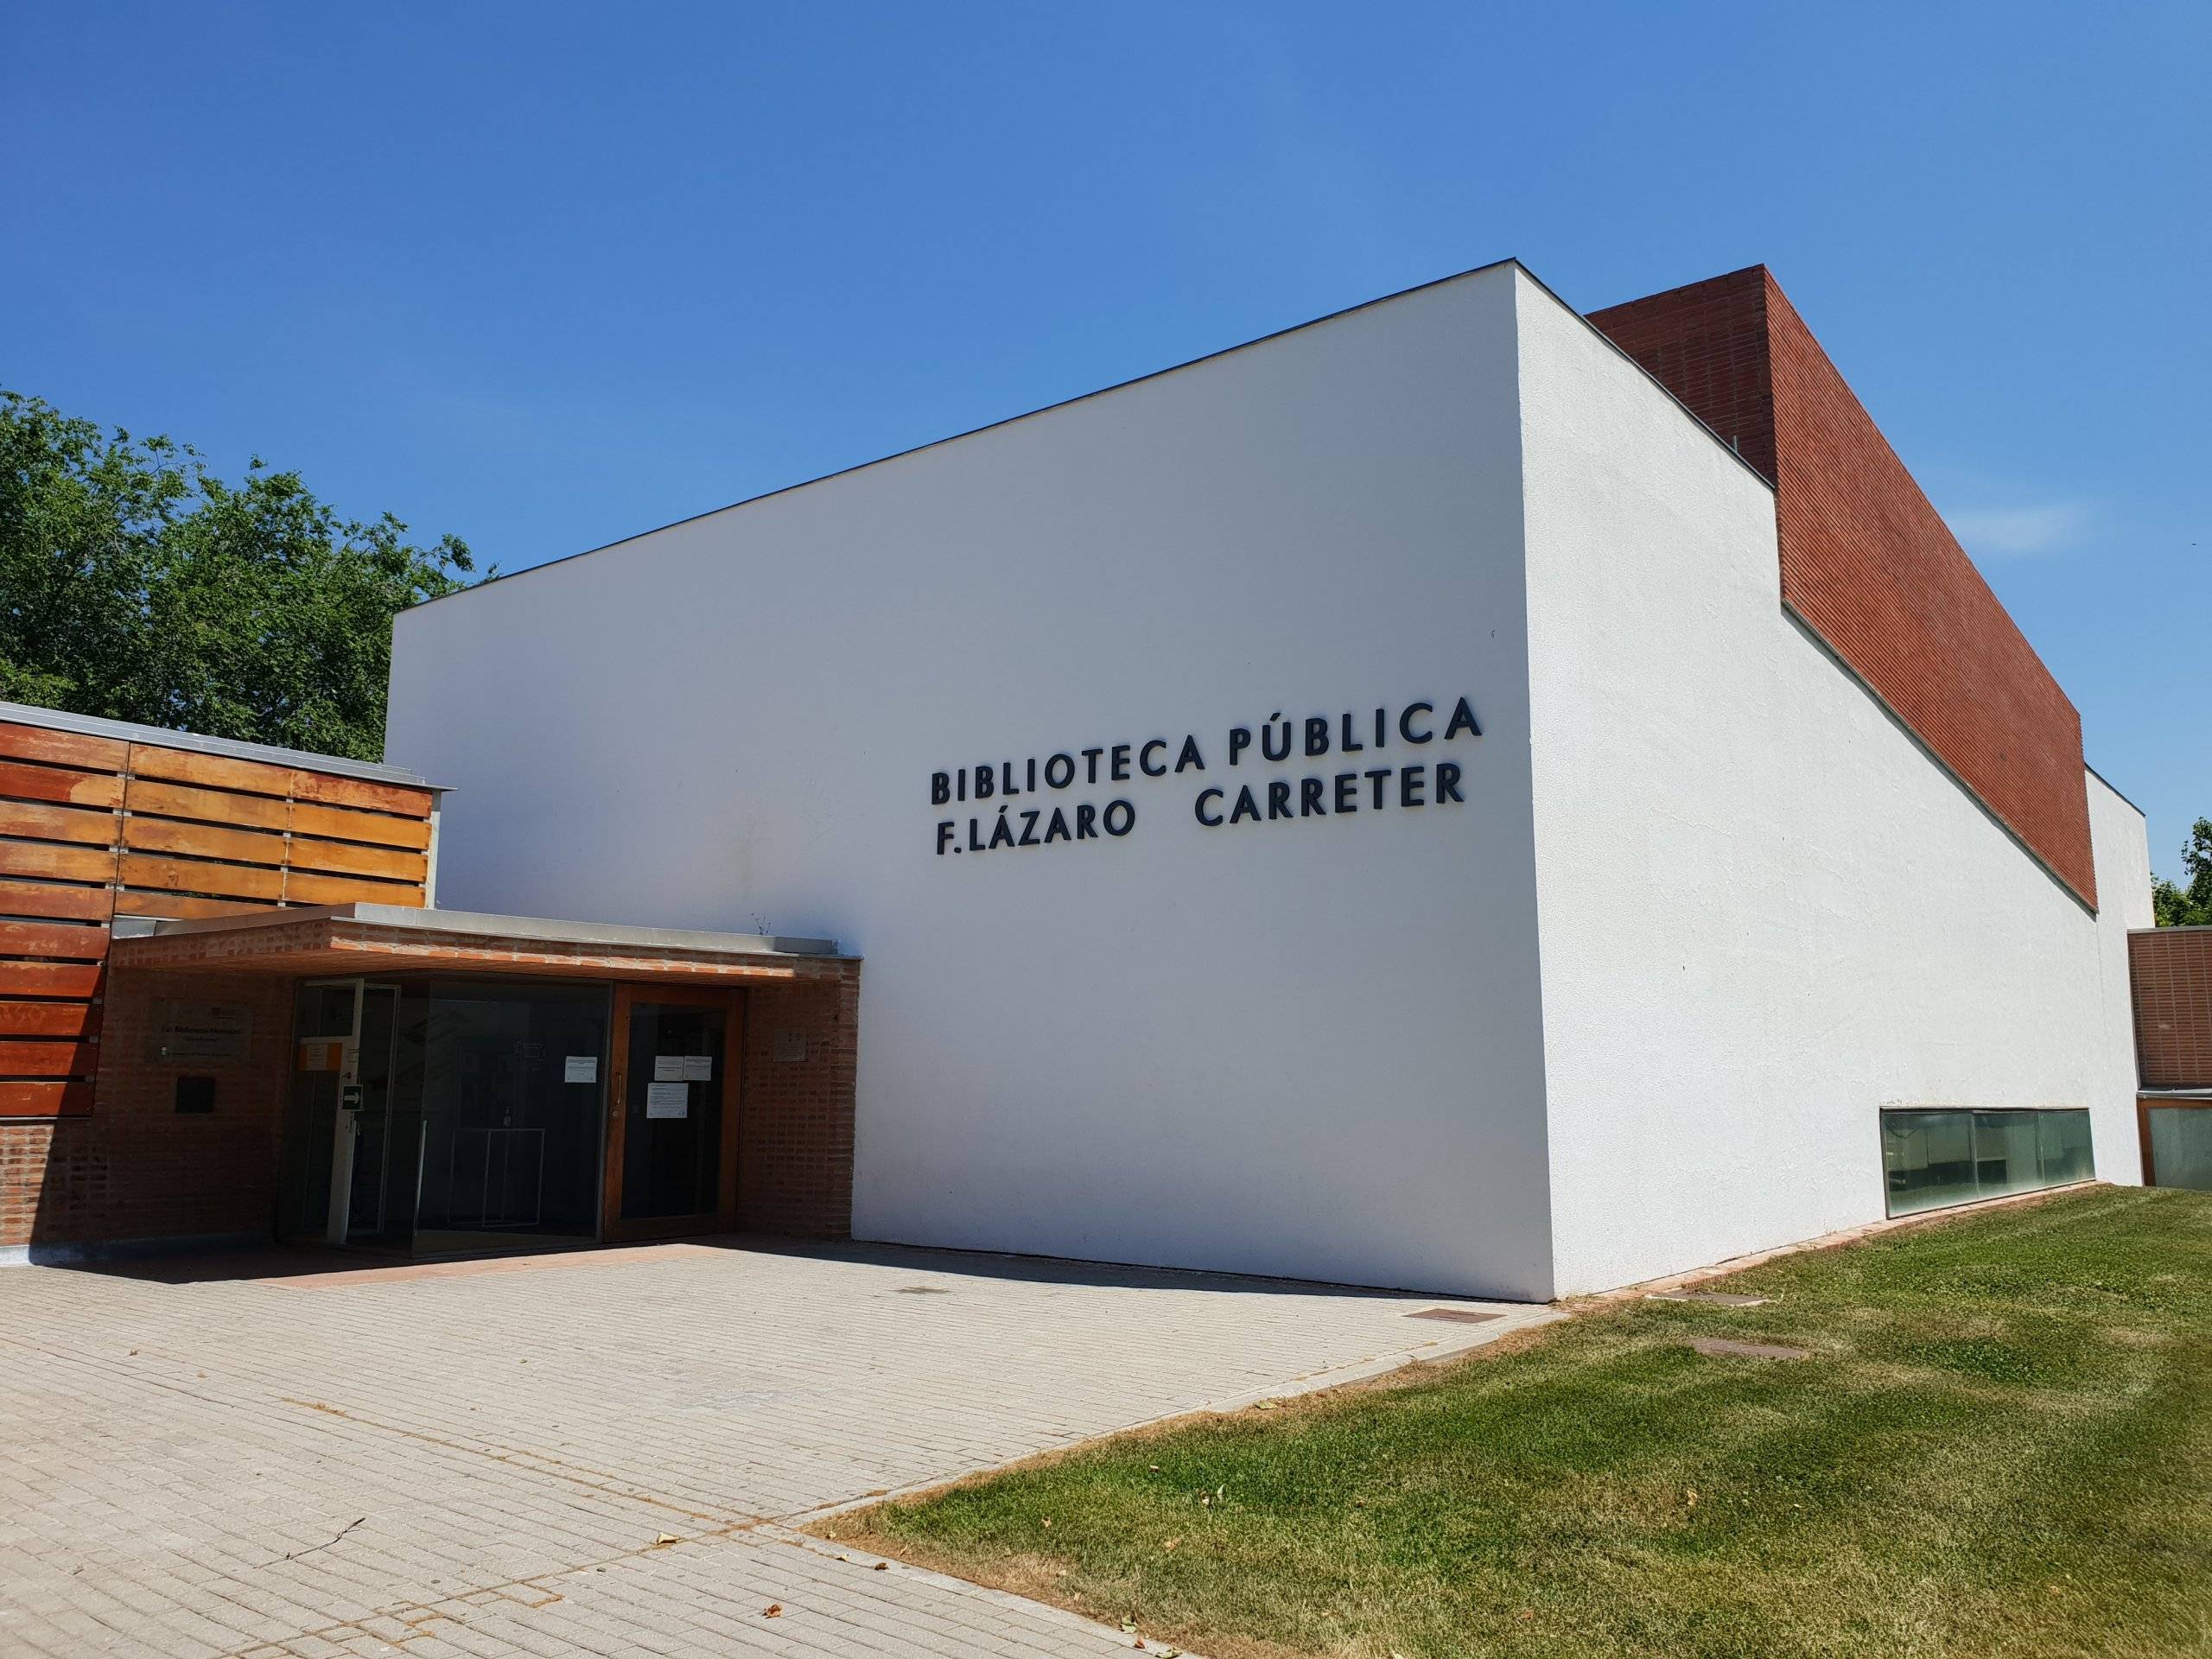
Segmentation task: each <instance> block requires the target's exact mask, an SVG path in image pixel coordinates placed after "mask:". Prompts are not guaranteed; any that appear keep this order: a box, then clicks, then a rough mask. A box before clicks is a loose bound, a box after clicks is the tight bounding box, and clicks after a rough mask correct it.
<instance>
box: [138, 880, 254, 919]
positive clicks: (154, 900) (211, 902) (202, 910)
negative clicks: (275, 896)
mask: <svg viewBox="0 0 2212 1659" xmlns="http://www.w3.org/2000/svg"><path fill="white" fill-rule="evenodd" d="M271 908H273V906H270V905H267V904H255V903H253V902H252V901H251V900H250V899H202V898H200V897H198V896H196V895H195V894H193V893H156V892H152V891H150V890H143V889H140V888H137V887H127V888H125V889H124V891H123V892H121V893H117V894H116V895H115V913H116V914H117V915H118V916H165V917H167V918H168V919H169V920H171V921H200V920H203V919H204V918H207V917H210V916H252V915H255V914H257V913H258V912H262V911H264V910H269V909H271Z"/></svg>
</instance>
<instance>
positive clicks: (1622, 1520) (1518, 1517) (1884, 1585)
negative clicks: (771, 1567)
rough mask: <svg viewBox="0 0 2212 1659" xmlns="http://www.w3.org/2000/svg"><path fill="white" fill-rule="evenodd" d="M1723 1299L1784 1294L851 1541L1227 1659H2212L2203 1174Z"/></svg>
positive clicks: (1345, 1400) (1599, 1335) (1525, 1354)
mask: <svg viewBox="0 0 2212 1659" xmlns="http://www.w3.org/2000/svg"><path fill="white" fill-rule="evenodd" d="M1726 1288H1728V1289H1730V1290H1737V1291H1745V1292H1752V1293H1756V1294H1762V1295H1766V1296H1770V1297H1772V1298H1774V1299H1775V1300H1774V1301H1773V1302H1772V1303H1771V1304H1770V1305H1769V1306H1764V1307H1760V1308H1753V1309H1747V1310H1739V1311H1730V1310H1724V1309H1719V1308H1713V1307H1709V1306H1694V1305H1688V1304H1680V1303H1663V1302H1649V1301H1641V1300H1639V1301H1632V1302H1624V1303H1621V1304H1617V1305H1611V1306H1601V1307H1599V1308H1597V1309H1596V1310H1594V1311H1592V1312H1591V1313H1587V1314H1586V1315H1585V1316H1584V1317H1582V1318H1580V1319H1575V1320H1573V1321H1572V1322H1571V1323H1569V1324H1567V1325H1559V1326H1554V1327H1551V1328H1550V1329H1548V1330H1547V1331H1545V1332H1540V1333H1536V1334H1535V1336H1534V1337H1533V1338H1531V1339H1530V1340H1529V1341H1528V1342H1526V1343H1525V1344H1522V1345H1521V1346H1520V1347H1519V1348H1518V1349H1517V1350H1516V1351H1508V1352H1503V1353H1499V1354H1496V1355H1494V1356H1492V1357H1476V1358H1473V1359H1471V1360H1469V1361H1467V1362H1465V1363H1460V1364H1458V1365H1456V1366H1452V1367H1450V1368H1448V1369H1446V1370H1441V1371H1433V1370H1432V1371H1426V1372H1419V1373H1413V1374H1411V1375H1412V1376H1414V1377H1415V1378H1417V1379H1418V1380H1414V1381H1410V1382H1408V1383H1403V1384H1402V1385H1397V1386H1389V1387H1383V1388H1379V1389H1363V1390H1357V1391H1353V1392H1350V1393H1346V1394H1342V1395H1335V1396H1330V1397H1325V1398H1322V1399H1318V1400H1313V1401H1309V1402H1290V1403H1287V1404H1285V1405H1284V1406H1282V1407H1281V1408H1279V1409H1277V1410H1274V1411H1251V1412H1243V1413H1240V1414H1235V1415H1232V1416H1227V1417H1211V1418H1204V1419H1198V1420H1193V1421H1186V1422H1185V1423H1182V1424H1179V1425H1175V1426H1171V1427H1166V1428H1164V1429H1160V1430H1155V1431H1150V1432H1146V1433H1137V1434H1132V1435H1126V1436H1122V1437H1121V1438H1119V1439H1116V1440H1109V1441H1104V1442H1101V1443H1099V1444H1097V1445H1096V1446H1090V1447H1086V1448H1084V1449H1083V1450H1081V1451H1078V1452H1073V1453H1071V1454H1068V1455H1066V1456H1064V1457H1060V1458H1058V1459H1052V1460H1049V1461H1046V1462H1041V1463H1039V1464H1036V1465H1030V1466H1027V1467H1025V1468H1020V1469H1017V1470H1014V1471H1008V1472H1007V1473H1004V1474H1001V1475H998V1476H995V1477H991V1478H984V1479H981V1480H978V1481H976V1482H974V1483H971V1484H965V1485H963V1486H960V1487H957V1488H954V1489H951V1490H949V1491H944V1492H942V1493H939V1494H937V1495H935V1496H933V1497H928V1498H926V1499H923V1500H919V1501H916V1502H912V1503H893V1504H888V1505H885V1506H882V1507H880V1508H879V1509H877V1510H873V1511H871V1512H869V1513H868V1514H867V1515H865V1516H857V1517H855V1516H847V1517H844V1518H843V1519H842V1520H840V1521H838V1522H833V1523H831V1524H832V1528H833V1529H834V1533H835V1535H837V1536H840V1537H842V1538H845V1539H849V1540H859V1541H862V1542H864V1543H867V1544H869V1545H872V1546H873V1547H874V1548H878V1549H880V1550H881V1551H882V1552H883V1553H885V1554H895V1555H900V1556H903V1557H906V1558H907V1559H909V1560H917V1561H920V1562H924V1563H925V1564H928V1565H930V1566H933V1567H941V1568H944V1569H945V1570H947V1571H950V1572H953V1573H959V1574H961V1575H962V1576H963V1577H967V1578H969V1579H975V1580H982V1581H983V1582H985V1583H990V1584H996V1585H1000V1586H1003V1587H1006V1588H1008V1589H1012V1590H1016V1591H1019V1592H1022V1593H1025V1594H1028V1595H1033V1596H1039V1597H1041V1598H1043V1599H1046V1600H1051V1601H1055V1602H1058V1603H1059V1604H1060V1605H1065V1606H1070V1607H1073V1608H1076V1609H1077V1610H1078V1611H1084V1612H1087V1613H1089V1614H1090V1615H1092V1616H1093V1617H1096V1618H1106V1619H1108V1620H1109V1621H1112V1620H1117V1619H1122V1618H1128V1619H1129V1620H1131V1621H1133V1623H1134V1624H1135V1625H1136V1626H1137V1627H1138V1628H1140V1629H1141V1630H1142V1632H1143V1633H1144V1635H1145V1637H1146V1638H1147V1642H1148V1643H1149V1645H1150V1646H1151V1648H1152V1649H1154V1651H1158V1650H1160V1649H1161V1648H1162V1647H1163V1646H1170V1645H1177V1644H1179V1645H1183V1646H1188V1647H1191V1648H1195V1649H1200V1650H1201V1651H1203V1652H1205V1653H1207V1654H1210V1655H1213V1656H1217V1659H1237V1656H1247V1655H1273V1654H1283V1653H1294V1654H1327V1655H1372V1656H1378V1659H1382V1656H1389V1655H1392V1654H1401V1655H1406V1656H1416V1655H1418V1656H1444V1655H1454V1656H1456V1655H1489V1654H1498V1655H1528V1656H1535V1655H1542V1656H1546V1659H1560V1656H1585V1655H1586V1656H1600V1655H1602V1656H1605V1659H1615V1656H1621V1655H1664V1656H1681V1655H1696V1656H1713V1659H1719V1656H1745V1659H1751V1656H1757V1659H1777V1656H1783V1655H1793V1656H1794V1655H1806V1656H1823V1659H1826V1656H1839V1659H1840V1656H1876V1655H1878V1656H1882V1659H1900V1656H1915V1655H1938V1654H1940V1655H1945V1656H1955V1655H1974V1656H1985V1655H1986V1656H1999V1655H2003V1656H2022V1659H2027V1656H2033V1659H2063V1656H2069V1655H2087V1654H2096V1655H2101V1656H2105V1655H2111V1656H2133V1655H2145V1656H2147V1655H2153V1654H2158V1655H2166V1654H2198V1653H2203V1654H2212V1197H2207V1196H2206V1195H2202V1194H2196V1193H2188V1192H2145V1191H2141V1190H2128V1189H2122V1190H2113V1189H2095V1190H2092V1191H2089V1192H2082V1193H2077V1194H2070V1195H2066V1196H2062V1197H2059V1198H2053V1199H2051V1200H2049V1201H2047V1202H2044V1203H2042V1204H2038V1205H2031V1206H2027V1207H2021V1208H2009V1209H2003V1210H1997V1211H1983V1212H1980V1213H1979V1214H1974V1215H1970V1216H1967V1217H1960V1218H1958V1219H1955V1220H1952V1221H1949V1222H1947V1223H1944V1224H1940V1225H1935V1226H1929V1227H1924V1228H1920V1229H1916V1230H1909V1231H1905V1232H1901V1233H1896V1234H1891V1235H1888V1236H1884V1237H1880V1238H1878V1239H1875V1240H1872V1241H1870V1242H1866V1243H1859V1244H1856V1245H1853V1246H1850V1247H1848V1248H1846V1249H1836V1250H1832V1251H1827V1252H1823V1253H1818V1254H1809V1255H1797V1256H1792V1257H1788V1258H1785V1259H1783V1260H1780V1261H1777V1262H1769V1263H1767V1264H1765V1265H1764V1266H1761V1267H1758V1268H1753V1269H1751V1270H1750V1271H1748V1272H1745V1273H1743V1274H1738V1275H1736V1276H1735V1277H1734V1278H1732V1279H1731V1280H1730V1281H1727V1284H1726ZM1699 1336H1726V1337H1732V1338H1744V1339H1750V1340H1754V1341H1762V1342H1777V1343H1783V1344H1791V1345H1794V1346H1797V1347H1802V1348H1807V1349H1809V1350H1811V1351H1812V1356H1813V1357H1810V1358H1808V1359H1804V1360H1797V1361H1777V1360H1752V1359H1738V1358H1714V1357H1707V1356H1704V1355H1701V1354H1699V1353H1697V1352H1695V1351H1693V1350H1691V1349H1690V1348H1689V1347H1688V1345H1687V1344H1688V1339H1689V1338H1693V1337H1699ZM1047 1522H1049V1523H1050V1524H1049V1525H1048V1524H1047Z"/></svg>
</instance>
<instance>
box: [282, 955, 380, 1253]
mask: <svg viewBox="0 0 2212 1659" xmlns="http://www.w3.org/2000/svg"><path fill="white" fill-rule="evenodd" d="M398 1009H399V991H398V988H397V987H396V986H391V985H372V984H370V983H368V982H365V981H364V980H359V979H334V980H308V981H304V982H302V984H301V986H300V989H299V996H298V999H297V1001H296V1004H295V1007H294V1013H293V1022H292V1037H293V1050H292V1084H291V1094H290V1098H289V1101H288V1102H287V1103H286V1107H285V1117H284V1147H283V1181H282V1184H281V1191H280V1193H279V1197H278V1205H279V1213H278V1224H277V1231H278V1233H279V1234H280V1235H281V1236H283V1237H286V1238H294V1239H321V1240H322V1241H324V1242H326V1243H332V1244H344V1243H362V1242H365V1241H368V1240H372V1239H376V1238H379V1237H381V1236H382V1235H383V1233H384V1230H385V1204H386V1199H387V1198H388V1197H389V1192H388V1186H389V1179H388V1177H389V1171H390V1167H391V1091H392V1074H393V1071H394V1060H395V1048H394V1042H395V1039H396V1037H397V1031H398Z"/></svg>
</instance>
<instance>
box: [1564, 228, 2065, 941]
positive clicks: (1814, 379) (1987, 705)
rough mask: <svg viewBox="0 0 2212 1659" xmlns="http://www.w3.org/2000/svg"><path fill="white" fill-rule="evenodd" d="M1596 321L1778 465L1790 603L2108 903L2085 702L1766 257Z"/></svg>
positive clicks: (2019, 826) (1946, 756)
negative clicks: (2061, 681)
mask: <svg viewBox="0 0 2212 1659" xmlns="http://www.w3.org/2000/svg"><path fill="white" fill-rule="evenodd" d="M1590 321H1592V323H1593V324H1595V325H1596V326H1597V327H1599V328H1601V329H1603V330H1604V331H1605V334H1607V335H1608V336H1609V337H1610V338H1611V340H1613V341H1614V343H1615V344H1617V345H1618V346H1620V347H1621V348H1622V349H1623V350H1624V351H1625V352H1627V353H1629V355H1630V356H1631V357H1633V358H1635V359H1637V362H1638V363H1640V364H1642V365H1643V367H1644V368H1645V369H1646V370H1647V371H1648V372H1650V373H1651V374H1652V375H1653V376H1654V378H1656V379H1658V380H1659V382H1660V383H1661V384H1662V385H1665V386H1666V387H1667V388H1668V390H1669V391H1672V392H1673V393H1674V394H1675V397H1679V398H1680V399H1681V401H1682V403H1683V404H1684V405H1685V406H1687V407H1688V409H1689V410H1691V412H1692V413H1694V414H1695V415H1696V416H1698V417H1699V418H1700V420H1702V421H1704V422H1705V423H1706V424H1707V425H1708V426H1710V427H1711V428H1712V429H1713V430H1714V431H1715V432H1716V433H1718V434H1719V435H1720V436H1721V437H1722V438H1723V439H1725V440H1727V441H1728V442H1732V443H1733V444H1734V445H1735V446H1736V448H1737V449H1738V453H1740V454H1742V455H1743V456H1744V458H1745V460H1746V461H1749V462H1750V463H1751V465H1752V466H1754V467H1757V468H1758V470H1759V471H1760V472H1761V473H1763V474H1764V475H1765V476H1766V477H1767V478H1768V479H1769V480H1771V481H1772V482H1773V484H1774V486H1775V512H1776V519H1777V524H1776V529H1777V540H1778V542H1779V544H1780V548H1781V570H1780V573H1779V589H1780V594H1781V598H1782V601H1783V604H1785V605H1786V606H1787V607H1789V609H1790V610H1791V611H1793V612H1794V613H1796V615H1797V616H1799V617H1800V618H1802V620H1804V622H1805V623H1806V625H1807V626H1809V627H1810V628H1812V630H1813V631H1814V632H1815V633H1816V634H1818V635H1819V636H1820V637H1821V639H1823V640H1824V641H1826V642H1827V645H1828V647H1829V648H1830V649H1831V650H1832V651H1834V652H1835V654H1836V655H1837V656H1838V657H1839V658H1841V659H1842V660H1843V662H1844V663H1845V664H1847V665H1848V666H1849V667H1850V668H1851V670H1852V671H1853V672H1854V673H1855V674H1857V675H1858V676H1859V678H1861V679H1862V680H1864V681H1865V682H1866V684H1867V685H1868V686H1870V687H1871V688H1872V690H1874V692H1875V694H1876V695H1877V696H1879V697H1880V698H1881V699H1882V701H1883V702H1885V703H1886V704H1887V705H1888V706H1889V708H1890V709H1891V710H1892V711H1893V712H1894V713H1895V714H1896V715H1897V717H1898V718H1899V719H1900V720H1902V721H1904V724H1905V725H1906V726H1907V727H1908V728H1910V730H1911V731H1912V732H1913V733H1914V734H1915V735H1916V736H1917V737H1918V738H1919V739H1920V741H1922V742H1923V743H1924V744H1926V745H1927V747H1928V748H1929V750H1930V752H1932V753H1934V754H1935V755H1936V757H1937V759H1939V760H1942V763H1943V764H1944V765H1945V766H1948V768H1949V769H1950V770H1951V772H1953V773H1954V774H1955V775H1956V776H1957V778H1958V779H1960V781H1961V782H1962V783H1963V784H1964V785H1966V787H1967V789H1968V790H1969V791H1972V792H1973V794H1974V797H1975V798H1977V799H1978V800H1980V802H1981V804H1983V805H1984V806H1985V807H1986V808H1987V809H1988V810H1989V811H1990V812H1991V813H1992V814H1993V816H1994V817H1996V818H1997V819H1998V820H1999V822H2000V823H2003V824H2005V827H2006V828H2007V829H2010V830H2011V831H2012V834H2013V835H2014V836H2016V837H2018V840H2019V841H2020V842H2021V843H2022V844H2023V845H2024V846H2025V847H2027V848H2028V849H2029V850H2030V851H2031V852H2032V853H2033V854H2034V855H2036V856H2037V858H2038V859H2040V860H2041V861H2043V862H2044V865H2046V866H2047V867H2048V868H2050V870H2051V871H2052V873H2053V874H2056V876H2057V877H2058V879H2059V880H2061V881H2063V883H2064V884H2065V885H2066V886H2067V887H2069V888H2070V889H2072V890H2073V892H2074V893H2075V895H2076V896H2078V897H2079V898H2081V899H2082V900H2083V901H2084V902H2085V903H2087V904H2088V905H2089V906H2091V907H2093V908H2094V906H2095V904H2096V901H2097V891H2096V870H2095V863H2094V857H2093V855H2092V854H2091V851H2090V844H2089V805H2088V791H2087V788H2086V787H2085V785H2084V782H2083V769H2082V722H2081V717H2080V715H2078V714H2077V713H2076V711H2075V708H2074V705H2073V703H2072V702H2069V700H2068V698H2067V696H2066V694H2065V693H2064V692H2063V690H2060V689H2059V685H2058V683H2057V681H2056V680H2055V679H2054V678H2053V677H2051V674H2050V670H2049V669H2047V668H2046V667H2044V664H2043V660H2042V658H2039V657H2037V655H2036V652H2035V649H2034V647H2033V646H2031V645H2029V643H2028V642H2027V639H2026V638H2025V637H2024V635H2023V634H2022V633H2021V632H2020V631H2019V628H2018V626H2016V625H2015V624H2014V622H2013V621H2012V617H2011V616H2010V615H2009V614H2007V613H2006V612H2005V607H2004V606H2003V605H2002V604H2001V603H1999V601H1998V598H1997V596H1996V594H1993V592H1991V591H1990V588H1989V585H1988V583H1987V582H1984V581H1983V580H1982V577H1981V573H1980V571H1978V570H1976V569H1974V562H1973V561H1972V560H1971V559H1969V558H1968V557H1967V554H1966V551H1965V550H1964V549H1962V548H1961V546H1960V545H1959V543H1958V541H1957V538H1956V537H1954V536H1953V535H1952V534H1951V532H1950V531H1949V529H1948V527H1947V526H1946V525H1945V524H1944V523H1943V520H1942V516H1941V515H1940V514H1938V513H1937V512H1936V509H1935V507H1934V505H1932V504H1930V502H1929V499H1928V498H1927V497H1926V496H1925V495H1924V494H1923V493H1922V492H1921V489H1920V486H1918V485H1917V484H1916V483H1915V482H1914V481H1913V478H1912V475H1911V474H1910V473H1908V472H1907V471H1906V470H1905V467H1904V463H1903V462H1902V461H1899V460H1898V459H1897V454H1896V452H1895V451H1894V450H1892V449H1891V448H1890V445H1889V442H1888V441H1887V440H1886V439H1885V438H1884V437H1883V436H1882V434H1881V432H1880V430H1879V429H1878V428H1877V427H1876V426H1875V424H1874V423H1873V420H1872V417H1871V416H1868V415H1867V413H1866V410H1865V409H1864V408H1863V407H1861V405H1860V404H1859V400H1858V398H1857V397H1854V396H1853V394H1852V391H1851V388H1850V387H1849V386H1848V385H1847V384H1845V381H1844V379H1843V377H1842V375H1841V374H1840V372H1838V371H1837V369H1836V367H1835V365H1834V364H1833V363H1832V362H1830V361H1829V360H1828V357H1827V353H1825V352H1823V351H1822V350H1821V346H1820V343H1819V342H1818V341H1817V340H1815V339H1814V338H1813V335H1812V333H1811V331H1810V330H1809V329H1808V328H1807V327H1805V324H1804V322H1803V321H1802V319H1800V318H1799V316H1798V315H1797V313H1796V310H1795V309H1794V308H1792V307H1791V306H1790V304H1789V300H1788V299H1787V298H1786V297H1785V296H1783V292H1782V290H1781V289H1780V288H1779V287H1778V286H1777V284H1776V283H1775V281H1774V278H1773V277H1772V276H1771V274H1770V273H1769V272H1768V271H1767V270H1766V268H1765V267H1764V266H1753V267H1751V269H1750V270H1740V271H1736V272H1733V273H1732V274H1730V275H1728V276H1726V277H1714V278H1713V279H1712V280H1711V281H1709V282H1704V283H1693V284H1692V285H1691V286H1689V287H1688V288H1681V289H1672V290H1670V291H1669V292H1668V293H1664V294H1656V295H1653V296H1650V297H1649V298H1648V299H1642V300H1633V301H1630V302H1629V303H1627V304H1625V305H1619V306H1614V307H1611V308H1609V309H1606V310H1603V311H1596V312H1592V314H1591V315H1590Z"/></svg>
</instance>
